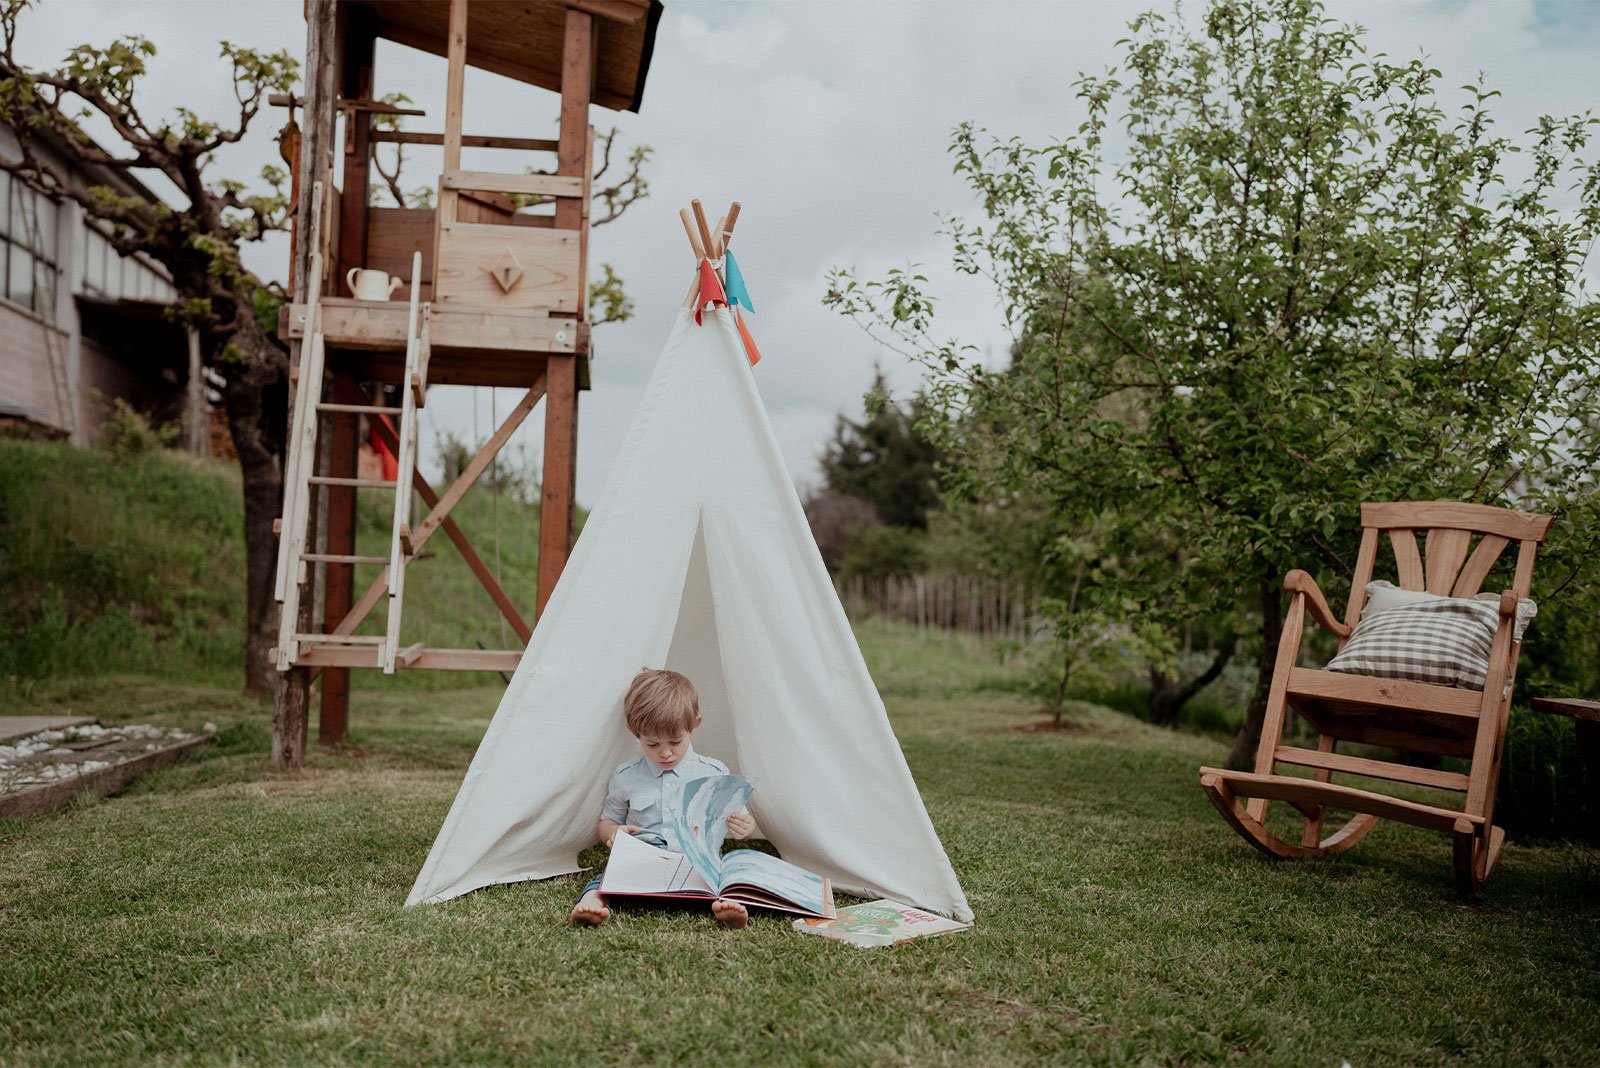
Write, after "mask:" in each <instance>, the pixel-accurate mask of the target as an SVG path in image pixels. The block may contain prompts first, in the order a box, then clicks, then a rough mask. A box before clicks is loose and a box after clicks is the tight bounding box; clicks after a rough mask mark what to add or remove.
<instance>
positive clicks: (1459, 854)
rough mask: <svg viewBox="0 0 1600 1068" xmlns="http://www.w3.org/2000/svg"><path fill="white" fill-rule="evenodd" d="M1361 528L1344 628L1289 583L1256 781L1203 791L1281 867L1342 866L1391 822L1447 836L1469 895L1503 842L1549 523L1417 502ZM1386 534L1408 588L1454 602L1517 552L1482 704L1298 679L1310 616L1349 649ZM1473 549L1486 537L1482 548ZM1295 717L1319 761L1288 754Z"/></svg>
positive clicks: (1337, 680)
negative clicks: (1334, 818) (1330, 862)
mask: <svg viewBox="0 0 1600 1068" xmlns="http://www.w3.org/2000/svg"><path fill="white" fill-rule="evenodd" d="M1361 526H1362V535H1361V550H1360V554H1359V556H1358V557H1357V559H1356V569H1355V576H1354V579H1353V581H1352V582H1351V587H1350V603H1349V607H1348V608H1347V609H1346V611H1345V621H1344V622H1343V623H1341V622H1339V621H1338V620H1337V619H1335V618H1334V616H1333V613H1332V611H1331V610H1330V609H1329V608H1328V602H1327V600H1326V599H1325V598H1324V597H1323V595H1322V591H1321V590H1320V589H1318V587H1317V584H1316V582H1315V581H1314V580H1313V579H1312V578H1311V576H1310V575H1308V574H1307V573H1306V572H1304V571H1300V570H1295V571H1291V572H1289V574H1288V576H1287V577H1286V578H1285V579H1284V589H1285V590H1286V591H1287V592H1288V593H1290V594H1293V597H1294V599H1293V601H1291V602H1290V605H1289V612H1288V616H1287V617H1286V619H1285V620H1284V626H1283V637H1282V640H1281V641H1280V642H1279V645H1278V659H1277V664H1276V666H1275V667H1274V669H1273V673H1272V688H1271V690H1270V691H1269V693H1268V696H1267V709H1266V718H1265V720H1264V721H1263V723H1262V727H1261V743H1260V747H1259V748H1258V749H1257V751H1256V762H1255V770H1254V771H1251V772H1241V771H1226V770H1222V769H1219V768H1201V769H1200V785H1201V787H1202V788H1203V789H1204V790H1205V792H1206V794H1207V795H1208V796H1209V797H1210V798H1211V801H1212V803H1213V804H1214V805H1216V807H1217V811H1219V812H1221V813H1222V816H1223V818H1224V819H1226V820H1227V821H1228V823H1229V824H1231V825H1232V826H1233V829H1234V830H1236V831H1238V832H1239V833H1240V834H1241V835H1243V836H1244V837H1245V839H1246V840H1247V841H1248V842H1250V844H1251V845H1253V846H1255V847H1256V848H1257V849H1259V850H1261V851H1262V852H1263V853H1265V854H1267V855H1268V856H1270V857H1274V858H1280V859H1281V858H1288V857H1316V856H1322V855H1324V854H1329V853H1339V852H1342V851H1344V850H1346V849H1349V848H1350V847H1351V846H1353V845H1355V844H1356V843H1357V842H1359V841H1360V840H1361V839H1362V838H1363V837H1365V835H1366V834H1367V832H1368V831H1370V830H1372V828H1373V826H1374V825H1375V824H1376V823H1377V822H1378V820H1379V819H1380V818H1382V819H1394V820H1400V821H1401V822H1404V823H1410V824H1414V825H1415V826H1418V827H1424V828H1427V829H1429V830H1434V831H1441V832H1443V833H1445V834H1448V835H1450V836H1451V838H1452V840H1453V842H1454V846H1455V874H1456V882H1457V884H1458V885H1459V886H1460V887H1461V889H1462V891H1463V892H1464V893H1472V892H1474V891H1476V890H1477V888H1478V887H1479V886H1480V885H1481V884H1482V883H1483V880H1484V879H1486V878H1487V877H1488V875H1489V871H1490V869H1492V868H1493V867H1494V862H1495V859H1496V858H1497V857H1498V855H1499V853H1500V845H1501V842H1502V841H1503V840H1504V838H1505V834H1504V832H1503V831H1502V830H1501V829H1500V828H1499V827H1496V826H1494V800H1495V788H1496V785H1497V783H1498V782H1499V778H1500V753H1501V748H1502V746H1503V743H1504V739H1505V727H1506V716H1507V714H1508V713H1509V711H1510V706H1511V696H1510V695H1511V682H1512V680H1513V679H1514V678H1515V677H1516V670H1517V656H1518V654H1519V652H1520V651H1521V643H1520V642H1519V641H1517V640H1516V639H1515V637H1514V635H1513V624H1514V622H1515V617H1516V608H1517V601H1518V600H1519V599H1520V598H1523V597H1527V596H1528V590H1529V586H1530V583H1531V580H1532V577H1533V560H1534V555H1535V553H1536V552H1537V551H1538V547H1539V545H1540V543H1541V542H1542V541H1543V540H1544V536H1545V531H1546V530H1547V529H1548V528H1549V526H1550V517H1549V516H1543V515H1535V514H1532V513H1529V512H1517V511H1512V510H1510V509H1505V508H1494V507H1489V506H1486V505H1476V504H1461V503H1457V502H1454V501H1420V502H1413V503H1407V504H1364V505H1362V506H1361ZM1419 531H1420V532H1423V533H1424V534H1425V540H1424V553H1425V555H1426V561H1424V557H1423V555H1422V554H1419V553H1418V551H1417V539H1416V534H1417V532H1419ZM1382 533H1387V534H1388V535H1389V541H1390V543H1391V545H1392V546H1393V548H1394V556H1395V564H1396V568H1397V571H1398V585H1399V586H1400V587H1401V588H1403V589H1406V590H1425V591H1426V592H1428V593H1434V594H1442V595H1448V596H1452V597H1472V596H1474V595H1476V594H1477V593H1478V591H1479V589H1480V587H1482V585H1483V582H1484V579H1485V578H1486V577H1487V576H1488V574H1489V572H1490V569H1491V568H1493V566H1494V563H1495V560H1496V559H1497V558H1498V557H1499V555H1500V553H1501V550H1503V549H1504V548H1506V546H1508V545H1510V544H1513V543H1515V544H1516V546H1517V556H1516V570H1515V574H1514V576H1513V578H1512V582H1511V589H1509V590H1507V591H1505V592H1504V593H1502V594H1501V595H1500V601H1499V606H1498V609H1499V623H1498V627H1497V628H1496V630H1495V634H1494V640H1493V645H1492V646H1491V650H1490V655H1489V668H1488V673H1487V681H1486V682H1485V685H1484V688H1483V689H1482V690H1481V691H1477V690H1468V689H1458V688H1455V687H1451V686H1437V685H1430V684H1426V683H1421V682H1412V681H1406V680H1401V679H1390V678H1377V677H1371V676H1366V675H1351V674H1344V673H1340V672H1332V671H1323V670H1316V669H1312V668H1303V667H1299V666H1297V662H1298V660H1299V654H1300V638H1301V633H1302V631H1303V629H1304V623H1305V612H1306V609H1307V607H1309V608H1310V610H1311V615H1312V618H1313V619H1315V620H1316V621H1317V622H1318V623H1320V624H1321V625H1322V626H1323V628H1324V629H1326V630H1329V631H1332V632H1333V633H1334V634H1335V635H1337V636H1338V637H1339V639H1340V647H1341V648H1343V646H1344V642H1345V640H1346V639H1348V638H1349V636H1350V633H1351V631H1352V630H1354V629H1355V626H1356V623H1357V622H1359V620H1360V618H1361V612H1362V609H1363V607H1364V605H1365V603H1366V586H1367V583H1368V582H1369V581H1371V579H1372V578H1373V574H1372V572H1373V565H1374V563H1375V561H1376V559H1377V555H1378V540H1379V535H1380V534H1382ZM1474 535H1478V539H1477V545H1476V548H1474V547H1473V544H1472V543H1473V537H1474ZM1469 551H1470V555H1469ZM1291 707H1292V708H1293V709H1294V710H1295V711H1296V712H1298V713H1299V714H1300V716H1301V717H1302V718H1303V719H1305V721H1306V722H1307V723H1309V724H1310V725H1311V726H1312V727H1313V728H1314V729H1315V730H1316V732H1317V734H1318V736H1319V737H1318V744H1317V747H1316V748H1315V749H1309V748H1301V747H1297V746H1290V745H1284V744H1282V743H1283V727H1284V718H1285V715H1286V713H1287V710H1288V708H1291ZM1340 742H1363V743H1367V744H1371V745H1378V746H1384V747H1389V748H1395V749H1406V750H1412V751H1416V752H1423V753H1437V754H1441V755H1445V756H1453V757H1465V758H1467V759H1468V760H1470V761H1471V763H1470V765H1469V767H1468V770H1467V771H1466V773H1465V774H1462V773H1460V772H1454V771H1439V770H1434V769H1430V768H1418V767H1412V766H1410V765H1407V764H1399V763H1394V762H1391V761H1387V760H1375V759H1369V758H1366V757H1358V756H1349V755H1345V754H1342V753H1339V752H1337V751H1336V748H1337V746H1338V744H1339V743H1340ZM1280 764H1289V765H1294V766H1297V767H1302V768H1310V769H1313V771H1312V774H1311V776H1310V777H1309V778H1307V777H1302V776H1295V775H1286V774H1280V773H1279V772H1278V765H1280ZM1334 772H1345V773H1349V774H1352V775H1360V776H1364V777H1367V778H1377V779H1388V780H1391V781H1394V782H1403V783H1412V784H1415V785H1419V786H1427V787H1432V788H1434V789H1439V790H1449V791H1456V792H1458V793H1462V794H1465V795H1466V797H1465V802H1464V804H1462V805H1461V807H1459V808H1456V807H1451V806H1449V805H1434V804H1423V803H1420V802H1417V801H1412V800H1408V799H1406V798H1401V797H1394V796H1391V795H1389V794H1385V793H1380V792H1374V791H1373V790H1369V789H1358V788H1356V787H1353V786H1341V785H1336V784H1334V783H1333V782H1332V779H1333V774H1334ZM1241 799H1245V800H1241ZM1269 801H1286V802H1288V803H1289V804H1290V805H1292V806H1294V808H1295V809H1296V810H1298V811H1299V813H1300V814H1301V816H1303V817H1304V828H1303V833H1302V835H1301V838H1300V842H1299V843H1298V844H1295V843H1292V842H1286V841H1284V840H1283V839H1281V838H1279V837H1277V836H1276V835H1274V834H1273V833H1272V832H1271V831H1269V830H1268V829H1267V826H1266V816H1267V803H1268V802H1269ZM1329 808H1333V809H1339V810H1342V811H1348V812H1353V813H1354V815H1353V816H1352V817H1351V818H1350V820H1349V821H1348V822H1346V823H1344V824H1343V826H1341V827H1339V828H1338V829H1337V830H1335V831H1334V832H1333V833H1332V834H1328V835H1326V836H1324V834H1323V818H1324V812H1325V810H1327V809H1329Z"/></svg>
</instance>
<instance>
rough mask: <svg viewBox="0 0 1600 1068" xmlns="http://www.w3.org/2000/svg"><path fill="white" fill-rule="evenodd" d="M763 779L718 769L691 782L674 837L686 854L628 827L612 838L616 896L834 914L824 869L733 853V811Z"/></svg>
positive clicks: (610, 869) (603, 884)
mask: <svg viewBox="0 0 1600 1068" xmlns="http://www.w3.org/2000/svg"><path fill="white" fill-rule="evenodd" d="M754 789H755V783H754V782H753V781H752V780H750V779H747V778H745V777H744V776H742V775H711V776H708V777H706V778H704V779H694V780H691V781H690V782H688V783H685V784H684V787H683V805H682V807H681V808H680V809H679V811H678V813H677V815H676V816H675V818H674V822H673V826H672V832H673V838H675V839H676V840H677V842H678V845H679V847H680V848H681V849H682V850H683V852H682V853H673V852H669V851H668V850H665V849H657V848H655V847H654V846H652V845H648V844H646V843H645V842H641V841H640V840H639V839H637V838H635V837H633V835H631V834H628V833H626V832H623V831H618V832H617V834H616V837H615V838H613V839H612V842H611V857H610V859H609V860H608V861H607V862H606V870H605V873H604V875H602V876H601V880H600V893H601V894H603V895H605V896H607V897H609V896H611V895H613V894H615V895H619V896H623V897H661V898H704V899H706V900H711V899H714V898H719V897H722V898H727V899H729V900H730V901H739V902H742V903H744V904H746V905H756V906H759V907H761V908H768V909H778V910H781V911H783V912H793V913H797V914H799V915H801V916H814V917H818V918H822V919H828V918H831V917H832V916H833V915H834V907H833V887H832V886H831V884H830V883H829V882H828V880H827V879H824V878H823V877H822V876H820V875H815V874H813V873H812V872H809V871H806V870H805V869H804V868H800V867H796V866H795V865H793V864H790V863H789V862H788V861H786V860H780V859H778V858H777V857H774V856H770V855H768V854H766V853H760V852H757V851H756V850H754V849H736V850H734V851H733V852H731V853H728V854H727V855H726V856H724V855H723V853H722V844H723V842H724V841H726V840H727V837H728V817H729V816H731V815H733V814H734V813H736V812H738V811H740V810H741V809H743V808H744V804H745V801H746V800H748V799H749V797H750V794H751V792H752V791H753V790H754Z"/></svg>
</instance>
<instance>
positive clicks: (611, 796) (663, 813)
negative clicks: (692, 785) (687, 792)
mask: <svg viewBox="0 0 1600 1068" xmlns="http://www.w3.org/2000/svg"><path fill="white" fill-rule="evenodd" d="M726 774H728V765H726V764H724V763H723V762H722V761H720V760H715V759H713V758H711V757H708V756H701V755H700V754H699V753H696V752H695V751H694V747H693V746H690V747H689V749H688V750H687V751H686V752H685V753H684V754H683V759H682V760H680V761H678V764H677V766H676V767H673V768H668V769H666V770H665V771H663V770H662V769H661V767H660V766H659V765H658V764H656V762H655V761H653V760H651V759H650V758H649V757H646V756H639V757H635V758H634V759H632V760H630V761H627V762H626V763H623V764H618V765H617V769H616V770H615V771H613V772H612V773H611V782H610V783H608V784H607V785H606V803H605V807H604V808H602V809H601V810H600V818H601V819H603V820H613V821H615V822H617V823H631V824H633V825H634V826H635V827H639V828H641V829H643V830H646V831H653V832H655V833H656V834H659V835H660V836H661V837H662V838H664V839H666V842H667V846H666V848H668V849H671V850H673V851H677V849H678V843H677V841H676V840H675V839H674V837H673V835H672V826H671V824H672V817H673V816H674V815H675V814H676V813H678V812H679V811H681V810H682V808H683V785H684V783H687V782H693V781H694V780H695V779H703V778H705V777H706V776H707V775H726Z"/></svg>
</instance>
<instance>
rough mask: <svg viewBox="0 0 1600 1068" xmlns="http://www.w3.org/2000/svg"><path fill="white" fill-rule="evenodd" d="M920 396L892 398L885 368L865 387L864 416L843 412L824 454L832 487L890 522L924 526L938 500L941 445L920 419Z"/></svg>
mask: <svg viewBox="0 0 1600 1068" xmlns="http://www.w3.org/2000/svg"><path fill="white" fill-rule="evenodd" d="M924 403H925V402H924V401H923V400H922V398H921V397H916V398H913V399H912V400H911V401H909V402H907V403H897V402H895V401H894V400H892V399H890V397H889V393H888V383H887V382H885V381H884V378H883V372H882V371H879V372H877V374H876V376H875V377H874V379H873V383H872V389H871V390H870V391H869V392H868V393H867V414H866V420H865V421H864V422H859V423H858V422H856V421H854V420H852V419H848V418H846V417H845V416H844V415H842V414H841V415H840V416H839V417H838V420H837V422H836V423H835V424H834V433H833V440H832V441H830V442H828V446H827V450H826V451H825V452H824V453H823V456H822V477H823V481H824V482H825V483H826V484H827V486H828V488H829V489H831V490H835V491H836V492H839V493H843V494H847V495H849V496H851V497H859V498H860V499H861V500H864V501H867V502H869V503H870V504H871V505H872V506H873V507H874V508H875V509H876V510H877V513H878V517H879V518H880V519H881V520H882V521H883V522H885V523H887V524H889V525H890V526H897V527H912V528H915V529H917V530H926V529H927V526H928V512H929V510H930V509H933V508H937V507H938V505H939V474H938V471H939V449H938V447H937V446H936V445H934V444H933V442H932V441H930V440H929V439H928V438H927V437H926V436H925V435H924V434H923V433H922V431H921V430H919V429H918V427H917V424H918V422H919V420H921V418H922V416H923V408H924Z"/></svg>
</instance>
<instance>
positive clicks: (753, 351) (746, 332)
mask: <svg viewBox="0 0 1600 1068" xmlns="http://www.w3.org/2000/svg"><path fill="white" fill-rule="evenodd" d="M733 315H734V318H735V319H737V320H738V322H739V339H740V340H741V341H743V342H744V354H745V355H746V356H748V357H749V358H750V366H751V367H754V366H755V365H756V364H758V363H760V362H761V350H760V349H758V348H756V339H755V338H753V337H751V336H750V328H749V327H747V326H745V325H744V313H743V312H742V311H740V310H738V309H737V308H735V309H734V311H733Z"/></svg>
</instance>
